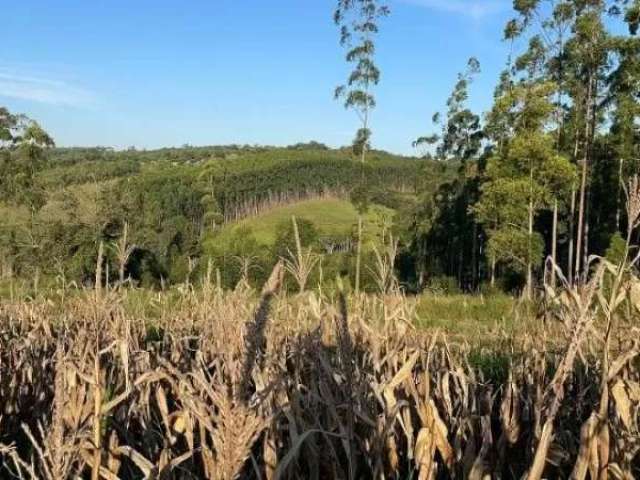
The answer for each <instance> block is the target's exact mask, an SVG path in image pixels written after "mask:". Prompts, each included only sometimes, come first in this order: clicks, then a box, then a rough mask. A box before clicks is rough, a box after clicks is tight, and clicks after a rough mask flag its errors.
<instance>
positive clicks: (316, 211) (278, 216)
mask: <svg viewBox="0 0 640 480" xmlns="http://www.w3.org/2000/svg"><path fill="white" fill-rule="evenodd" d="M392 215H393V210H390V209H388V208H385V207H381V206H373V207H371V208H370V209H369V212H368V213H367V214H366V215H365V218H364V234H365V239H369V240H372V239H375V238H376V237H377V235H379V234H380V232H381V231H382V225H383V221H384V219H385V217H386V218H390V217H391V216H392ZM292 216H295V217H296V218H304V219H306V220H309V221H311V222H313V224H314V225H315V226H316V228H317V229H318V232H319V233H320V235H321V236H327V237H340V236H345V237H346V236H348V235H350V233H351V232H352V231H353V229H354V228H355V225H356V224H357V222H358V212H357V211H356V209H355V208H354V206H353V205H352V204H351V202H349V201H346V200H340V199H317V200H305V201H301V202H297V203H294V204H292V205H287V206H283V207H278V208H274V209H273V210H269V211H266V212H264V213H262V214H260V215H259V216H257V217H250V218H246V219H244V220H241V221H239V222H236V223H233V224H229V225H226V226H225V227H223V229H222V231H220V232H218V233H217V234H215V235H214V236H212V237H210V238H209V239H208V240H207V242H215V244H216V245H227V244H228V243H229V242H230V241H232V239H233V235H234V233H236V232H237V231H238V229H240V228H242V227H249V228H250V229H251V233H252V234H253V235H254V237H255V239H256V240H257V241H258V243H260V244H262V245H272V244H273V242H274V241H275V238H276V228H277V227H278V225H279V224H281V223H282V222H286V221H290V220H291V217H292Z"/></svg>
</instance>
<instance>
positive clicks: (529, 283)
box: [526, 199, 533, 300]
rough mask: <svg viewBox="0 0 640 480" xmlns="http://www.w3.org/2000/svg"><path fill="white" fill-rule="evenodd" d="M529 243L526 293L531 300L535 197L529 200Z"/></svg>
mask: <svg viewBox="0 0 640 480" xmlns="http://www.w3.org/2000/svg"><path fill="white" fill-rule="evenodd" d="M528 233H529V245H528V250H529V251H528V252H527V253H528V258H527V285H526V295H527V299H528V300H531V299H532V298H533V262H532V258H531V256H532V252H531V249H532V247H533V244H532V239H533V199H531V200H529V232H528Z"/></svg>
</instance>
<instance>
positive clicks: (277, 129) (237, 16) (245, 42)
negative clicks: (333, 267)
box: [0, 0, 511, 153]
mask: <svg viewBox="0 0 640 480" xmlns="http://www.w3.org/2000/svg"><path fill="white" fill-rule="evenodd" d="M334 3H335V2H334V1H333V0H190V1H187V0H181V1H178V0H173V1H168V0H153V1H151V0H126V1H125V0H109V1H87V0H55V1H52V0H39V1H36V0H20V1H9V0H7V1H6V2H3V6H2V17H3V26H2V29H0V46H1V47H0V105H4V106H7V107H8V108H9V109H10V110H11V111H15V112H22V113H26V114H27V115H29V116H31V117H33V118H34V119H36V120H39V121H40V122H41V123H42V125H43V126H44V127H45V128H46V129H47V130H49V131H50V132H51V133H52V134H53V136H54V137H55V139H56V141H57V143H58V144H59V145H62V146H74V145H104V146H114V147H117V148H121V147H127V146H130V145H134V146H136V147H139V148H153V147H159V146H171V145H182V144H185V143H189V144H192V145H212V144H227V143H250V144H269V145H285V144H290V143H295V142H298V141H307V140H311V139H315V140H318V141H322V142H326V143H328V144H330V145H332V146H337V145H343V144H347V143H350V141H351V139H352V137H353V134H354V131H355V129H356V128H357V119H356V117H355V114H353V113H352V112H348V111H345V110H344V109H343V108H342V107H341V106H340V105H339V104H338V103H337V102H335V101H334V100H333V98H332V92H333V89H334V87H335V86H336V85H337V84H339V83H341V82H343V80H344V78H345V77H346V75H347V73H348V69H347V66H346V65H345V63H344V61H343V58H344V52H343V51H342V50H341V49H340V47H339V46H338V32H337V29H336V27H335V26H334V25H333V23H332V21H331V16H332V9H333V6H334ZM388 4H389V6H390V7H391V9H392V14H391V16H390V17H389V18H387V19H386V20H384V23H383V24H382V25H381V34H380V36H379V40H378V63H379V66H380V68H381V70H382V80H381V83H380V85H379V87H378V89H377V101H378V108H377V109H376V111H375V112H374V116H373V120H372V121H373V125H372V128H373V132H374V139H373V143H374V145H375V146H376V147H378V148H384V149H387V150H390V151H394V152H399V153H412V149H411V141H412V140H413V139H414V138H416V137H417V136H419V135H421V134H424V133H427V132H428V131H429V130H430V129H431V126H430V118H431V114H432V113H433V112H434V111H436V110H442V109H443V107H444V102H445V99H446V97H447V95H448V94H449V92H450V90H451V88H452V86H453V84H454V82H455V79H456V74H457V72H459V71H461V70H462V69H463V68H464V66H465V64H466V61H467V59H468V58H469V57H470V56H476V57H477V58H478V59H479V60H480V62H481V64H482V74H481V75H480V77H479V78H478V80H477V81H476V83H475V84H474V86H473V88H472V92H471V94H472V99H471V105H472V106H473V107H474V108H476V109H478V110H484V109H486V108H487V107H488V106H489V105H490V103H491V96H492V93H493V86H494V85H495V82H496V79H497V77H498V73H499V71H500V70H501V69H502V68H503V67H504V65H505V60H506V54H507V45H505V44H503V43H502V42H501V39H500V37H501V32H502V29H503V24H504V22H505V20H506V19H507V18H508V17H509V16H510V5H511V2H510V0H389V1H388Z"/></svg>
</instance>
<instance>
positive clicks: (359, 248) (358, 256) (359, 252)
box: [356, 214, 362, 293]
mask: <svg viewBox="0 0 640 480" xmlns="http://www.w3.org/2000/svg"><path fill="white" fill-rule="evenodd" d="M361 261H362V214H359V215H358V245H357V247H356V293H360V263H361Z"/></svg>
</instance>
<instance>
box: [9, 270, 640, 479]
mask: <svg viewBox="0 0 640 480" xmlns="http://www.w3.org/2000/svg"><path fill="white" fill-rule="evenodd" d="M283 272H284V267H282V266H278V267H277V268H276V270H275V271H274V273H273V275H272V278H271V279H270V281H269V282H268V284H267V285H266V286H265V289H264V291H263V292H262V295H261V296H258V295H255V293H254V292H251V291H249V290H248V289H247V287H246V286H243V285H241V286H240V287H238V289H237V290H236V291H234V292H223V291H222V290H221V289H218V288H217V287H216V286H215V285H209V286H207V285H205V286H204V287H203V288H202V289H200V288H199V289H197V290H196V289H193V288H190V289H184V291H183V292H182V294H181V296H180V298H179V300H178V305H174V306H173V308H165V307H164V306H163V304H162V301H161V298H160V296H158V299H157V300H153V301H151V303H154V302H155V306H156V307H157V312H156V313H157V315H155V316H153V318H151V317H149V318H147V316H146V314H145V313H144V312H142V311H140V312H137V313H136V312H131V311H129V310H127V309H125V308H124V302H125V300H126V296H127V291H126V290H111V289H100V290H96V291H91V292H85V293H84V294H82V295H75V296H69V297H68V298H66V299H65V300H64V303H63V304H60V303H58V302H45V301H32V302H16V303H5V304H4V305H2V307H1V309H0V328H1V330H0V362H1V363H0V444H1V447H0V452H1V458H2V460H1V462H2V463H1V470H0V472H1V473H0V476H1V477H2V478H23V479H35V478H42V479H51V480H53V479H67V478H91V479H100V478H102V479H118V478H120V479H133V478H136V479H137V478H166V479H171V478H176V479H191V478H208V479H226V480H229V479H233V478H251V479H253V478H255V479H268V480H271V479H278V478H292V479H294V478H310V479H325V478H336V479H356V478H376V479H382V478H402V479H406V478H415V479H435V478H472V479H485V478H522V477H523V476H524V477H526V478H530V479H533V478H568V477H570V476H571V478H578V479H583V478H591V479H603V478H614V479H632V478H636V477H638V476H639V475H640V456H639V451H640V435H639V427H640V368H639V364H638V355H640V331H639V329H638V323H637V320H636V319H637V316H636V310H635V303H634V295H635V294H636V290H637V288H638V287H637V283H636V280H635V277H633V276H631V275H628V272H626V271H623V270H622V269H615V268H614V267H612V266H608V265H607V264H606V262H604V261H601V262H600V263H599V266H597V267H595V272H594V274H593V277H592V279H591V280H590V282H589V283H588V284H586V285H584V286H583V287H581V288H569V287H568V288H565V289H558V291H552V290H551V289H550V288H549V289H548V291H547V294H546V296H545V298H546V299H547V300H546V304H545V307H544V308H545V311H544V316H543V317H544V318H541V319H540V320H539V321H538V322H539V323H538V324H535V325H534V324H532V328H529V329H528V330H527V333H526V334H522V335H517V336H516V335H511V336H509V335H507V334H506V333H505V334H504V335H503V336H502V337H501V338H497V339H496V340H495V341H494V342H493V343H492V344H490V345H485V346H484V347H474V345H473V339H471V341H470V342H468V343H467V342H460V341H459V340H458V341H453V340H450V339H447V337H446V336H445V335H443V334H440V333H438V332H429V331H422V332H421V331H417V330H416V329H415V328H414V326H413V323H414V319H415V302H414V301H412V300H411V299H408V298H404V297H403V296H402V295H400V294H399V293H394V294H388V295H382V294H381V295H379V296H364V295H361V296H352V297H349V298H345V297H344V296H341V295H338V296H337V298H336V299H335V300H332V299H329V298H324V297H320V296H319V295H317V294H315V293H309V292H307V293H303V294H299V295H297V296H295V297H286V296H284V295H281V294H279V293H278V292H277V290H278V284H279V283H280V280H281V276H282V274H283ZM617 272H620V275H617ZM616 279H618V280H616ZM609 299H611V300H609ZM531 322H533V320H531ZM634 322H635V324H634Z"/></svg>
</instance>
